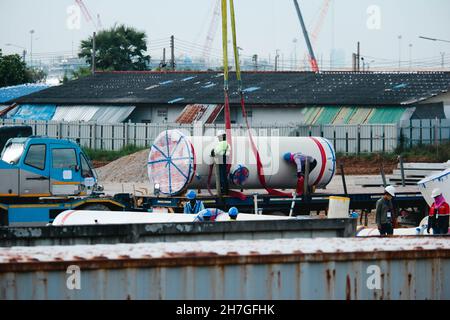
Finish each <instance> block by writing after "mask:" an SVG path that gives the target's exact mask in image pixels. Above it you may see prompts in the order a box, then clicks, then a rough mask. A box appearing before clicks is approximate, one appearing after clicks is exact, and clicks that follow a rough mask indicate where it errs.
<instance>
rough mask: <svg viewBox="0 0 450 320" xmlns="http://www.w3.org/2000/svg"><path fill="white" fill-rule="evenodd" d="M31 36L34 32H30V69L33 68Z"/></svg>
mask: <svg viewBox="0 0 450 320" xmlns="http://www.w3.org/2000/svg"><path fill="white" fill-rule="evenodd" d="M33 34H34V30H30V67H33Z"/></svg>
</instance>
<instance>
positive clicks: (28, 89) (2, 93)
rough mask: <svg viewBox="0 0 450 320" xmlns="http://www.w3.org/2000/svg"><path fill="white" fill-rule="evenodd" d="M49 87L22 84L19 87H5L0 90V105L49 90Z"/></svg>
mask: <svg viewBox="0 0 450 320" xmlns="http://www.w3.org/2000/svg"><path fill="white" fill-rule="evenodd" d="M48 87H49V86H48V85H45V84H21V85H18V86H11V87H3V88H0V103H5V102H6V101H10V100H13V99H17V98H20V97H23V96H26V95H29V94H31V93H34V92H38V91H41V90H44V89H47V88H48Z"/></svg>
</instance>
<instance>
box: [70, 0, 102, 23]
mask: <svg viewBox="0 0 450 320" xmlns="http://www.w3.org/2000/svg"><path fill="white" fill-rule="evenodd" d="M75 2H76V4H77V5H78V6H79V7H80V10H81V12H82V13H83V16H84V19H85V20H86V22H87V23H92V25H93V26H94V28H95V30H97V29H98V28H101V21H100V15H99V14H97V22H95V21H94V19H92V16H91V14H90V13H89V10H88V8H87V7H86V5H85V4H84V2H83V0H75Z"/></svg>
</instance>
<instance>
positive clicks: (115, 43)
mask: <svg viewBox="0 0 450 320" xmlns="http://www.w3.org/2000/svg"><path fill="white" fill-rule="evenodd" d="M146 40H147V36H146V35H145V32H141V31H138V30H136V29H134V28H132V27H127V26H125V25H119V26H117V25H115V26H113V27H112V28H110V29H107V30H102V31H100V32H99V33H98V34H97V36H96V37H95V66H96V68H97V69H100V70H117V71H130V70H148V64H149V63H150V56H149V55H146V54H145V52H146V51H147V43H146ZM78 56H79V57H80V58H84V59H85V60H86V62H87V63H88V64H89V65H91V63H92V62H91V59H92V58H91V57H92V37H89V38H88V39H86V40H82V41H81V52H80V53H79V55H78Z"/></svg>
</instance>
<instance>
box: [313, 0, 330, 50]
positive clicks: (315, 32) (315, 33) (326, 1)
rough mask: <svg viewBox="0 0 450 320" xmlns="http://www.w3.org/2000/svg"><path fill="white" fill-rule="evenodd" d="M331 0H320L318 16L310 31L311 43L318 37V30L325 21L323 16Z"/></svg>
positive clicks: (325, 14)
mask: <svg viewBox="0 0 450 320" xmlns="http://www.w3.org/2000/svg"><path fill="white" fill-rule="evenodd" d="M330 3H331V0H324V1H323V2H322V6H321V9H320V13H319V18H318V19H317V23H316V25H315V26H314V29H313V31H312V32H311V43H312V44H313V45H314V44H315V43H316V41H317V38H318V37H319V33H320V31H322V27H323V25H324V22H325V17H326V16H327V14H328V10H329V9H330Z"/></svg>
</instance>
